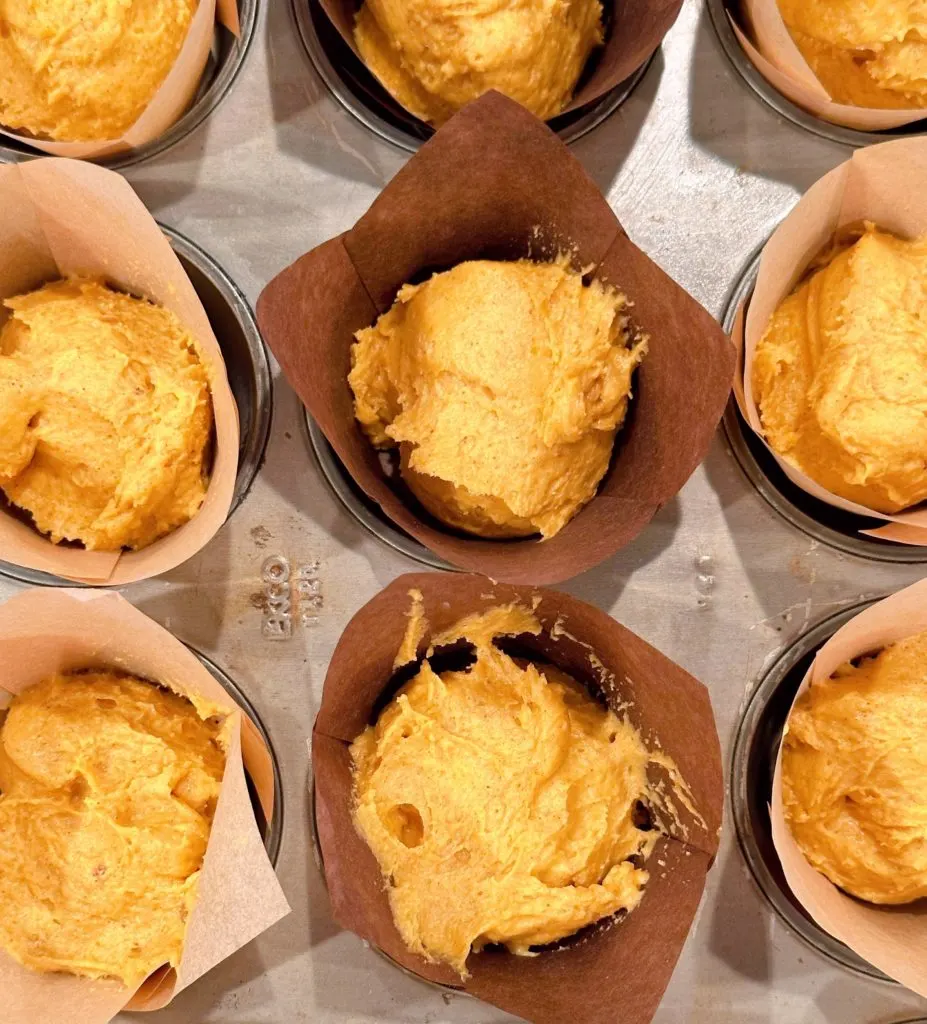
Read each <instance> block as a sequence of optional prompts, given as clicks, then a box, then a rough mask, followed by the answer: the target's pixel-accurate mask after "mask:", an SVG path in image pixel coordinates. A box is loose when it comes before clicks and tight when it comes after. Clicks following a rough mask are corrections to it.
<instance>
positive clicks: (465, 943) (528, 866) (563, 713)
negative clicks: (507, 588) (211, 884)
mask: <svg viewBox="0 0 927 1024" xmlns="http://www.w3.org/2000/svg"><path fill="white" fill-rule="evenodd" d="M413 597H415V595H414V594H413ZM419 600H420V596H419ZM415 607H416V606H415V605H413V614H412V616H411V617H410V623H409V630H410V632H411V631H416V634H417V635H420V616H416V614H415ZM540 629H541V627H540V624H539V622H538V621H537V619H536V617H535V616H534V615H533V614H532V613H531V612H530V611H528V610H527V609H525V608H521V607H518V606H501V607H497V608H494V609H491V610H490V611H488V612H485V613H483V614H477V615H473V616H470V617H468V618H466V619H464V620H462V621H461V622H460V623H458V624H457V626H456V627H454V628H453V629H452V630H450V631H448V632H447V633H445V634H443V635H441V636H435V637H433V638H432V644H433V647H441V646H443V645H446V644H450V643H453V641H455V640H456V639H458V638H460V637H464V638H466V639H467V640H468V641H470V643H472V644H473V645H474V647H475V652H476V661H475V663H474V664H473V665H472V666H471V667H470V668H469V669H468V670H466V671H457V672H443V673H441V674H436V673H435V671H434V670H433V669H432V668H431V665H430V664H429V662H428V661H427V660H426V661H424V662H423V663H422V665H421V668H420V670H419V672H418V674H417V675H416V676H415V677H414V678H413V679H412V680H411V681H410V682H409V683H407V684H406V685H405V686H404V687H403V689H402V690H401V691H400V692H399V694H398V695H397V696H396V697H395V698H394V699H393V700H392V701H391V702H390V704H389V705H388V706H387V707H386V708H385V709H384V711H383V712H382V713H381V715H380V717H379V719H378V721H377V723H376V725H375V726H372V727H370V728H368V729H366V730H365V731H364V732H363V733H362V734H361V735H360V736H359V737H358V738H357V739H356V740H355V742H354V744H353V745H352V746H351V755H352V758H353V762H354V770H355V775H354V789H355V798H356V806H355V823H356V825H357V828H358V830H359V832H360V834H361V835H362V836H363V837H364V839H365V840H366V842H367V844H368V845H369V846H370V848H371V850H372V851H373V853H374V855H375V856H376V858H377V861H378V862H379V865H380V868H381V869H382V872H383V875H384V878H386V879H387V880H388V892H389V900H390V906H391V908H392V913H393V918H394V920H395V922H396V926H397V928H398V929H399V932H400V934H401V935H402V938H403V940H404V941H405V943H406V944H407V946H408V947H409V949H410V950H412V951H413V952H415V953H419V954H421V955H423V956H425V957H427V958H428V959H430V960H440V961H444V962H447V963H448V964H450V965H452V966H453V967H454V968H455V969H456V970H457V971H459V972H460V974H461V975H462V976H464V977H465V976H466V959H467V956H468V955H469V953H470V952H471V949H472V950H474V951H479V950H480V949H481V948H482V947H483V946H484V945H486V944H487V943H504V944H505V945H506V946H507V947H508V948H509V949H510V950H511V951H512V952H515V953H520V954H528V953H529V951H530V950H531V948H532V947H534V946H539V945H544V944H546V943H551V942H556V941H557V940H558V939H561V938H563V937H565V936H567V935H571V934H572V933H574V932H576V931H577V930H579V929H581V928H583V927H584V926H586V925H589V924H592V923H593V922H595V921H598V920H600V919H602V918H605V917H608V916H610V915H613V914H615V913H616V912H617V911H619V910H627V911H630V910H632V909H633V908H634V907H635V906H637V904H638V903H639V901H640V899H641V896H642V889H643V887H644V885H645V883H646V882H647V879H648V873H647V871H646V870H645V869H644V868H643V866H642V865H643V863H644V860H645V859H646V857H647V856H648V855H649V854H650V852H651V851H652V849H653V846H654V845H655V842H656V838H657V836H658V834H659V833H658V832H657V831H656V830H652V831H644V830H642V829H640V828H638V827H636V826H635V823H634V817H635V809H636V807H637V805H638V801H639V800H646V799H647V794H648V783H647V766H648V762H649V761H650V755H649V754H648V751H647V749H646V748H645V746H644V744H643V742H642V740H641V737H640V735H639V734H638V733H637V731H636V730H635V729H634V727H633V726H632V725H631V724H630V723H629V722H628V721H627V720H626V719H620V718H618V717H617V715H616V714H615V713H614V712H613V711H611V710H608V709H606V708H605V707H603V706H602V705H600V704H598V703H596V702H595V701H593V699H592V698H591V697H590V695H589V693H588V691H587V690H586V689H585V688H584V687H582V686H580V684H579V683H577V682H575V681H574V680H573V679H571V678H570V677H569V676H567V675H566V674H564V673H563V672H561V671H559V670H558V669H556V668H553V667H552V666H549V665H535V664H532V663H528V662H522V661H515V660H513V659H512V658H511V657H509V655H508V654H505V653H504V652H503V651H501V650H500V649H499V648H498V647H496V646H495V645H494V644H493V639H494V638H495V637H497V636H499V635H501V634H508V635H518V634H523V633H535V634H536V633H539V632H540ZM406 649H413V650H414V646H413V645H412V644H404V646H403V650H406ZM431 654H432V651H431V650H430V651H429V657H430V656H431Z"/></svg>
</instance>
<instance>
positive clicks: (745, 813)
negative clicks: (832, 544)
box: [730, 600, 896, 985]
mask: <svg viewBox="0 0 927 1024" xmlns="http://www.w3.org/2000/svg"><path fill="white" fill-rule="evenodd" d="M874 603H875V601H872V600H870V601H863V602H861V603H860V604H856V605H853V606H852V607H850V608H845V609H843V610H842V611H840V612H837V613H836V614H835V615H831V616H829V617H828V618H826V619H824V620H823V621H822V622H819V623H818V624H817V625H815V626H813V627H812V628H811V629H809V630H808V631H807V632H806V633H804V634H803V635H802V636H800V637H799V638H798V639H797V640H796V641H795V642H794V643H793V644H792V645H791V646H790V647H789V648H787V649H786V650H785V651H784V652H783V653H782V654H781V655H780V656H779V658H778V659H777V660H776V661H775V663H774V664H773V665H772V666H771V667H770V668H769V670H768V671H767V672H766V673H765V674H764V675H763V677H762V679H761V680H760V681H759V683H758V684H757V687H756V689H755V690H754V691H753V693H752V694H751V695H750V698H749V700H748V702H747V706H746V708H745V709H744V712H743V716H742V718H741V720H740V724H739V725H738V728H737V736H736V739H735V740H734V750H733V754H732V757H731V764H730V792H731V813H732V817H733V819H734V828H735V831H736V833H737V842H738V844H739V845H740V851H741V853H742V854H743V857H744V860H745V861H746V862H747V867H748V868H749V869H750V872H751V874H752V875H753V878H754V880H755V881H756V883H757V885H758V886H759V887H760V890H761V892H762V893H763V895H764V896H765V897H766V899H767V901H768V902H769V905H770V906H771V907H772V909H773V910H774V911H775V912H776V914H777V915H778V916H779V918H780V920H782V921H783V922H784V923H785V924H786V925H787V926H788V927H789V928H790V929H791V930H792V931H793V932H794V933H795V934H796V935H797V936H799V938H801V939H803V940H804V941H805V942H807V943H808V945H809V946H811V947H812V948H813V949H815V950H817V952H818V953H820V954H821V955H822V956H825V957H827V958H828V959H829V960H832V961H833V962H834V963H836V964H839V965H840V966H841V967H845V968H847V969H848V970H851V971H855V972H856V973H857V974H861V975H863V976H864V977H866V978H872V979H875V980H877V981H885V982H890V983H891V984H893V985H894V984H896V982H893V981H891V979H889V978H887V977H886V976H885V975H884V974H883V973H882V972H881V971H879V970H878V969H877V968H875V967H873V966H872V965H871V964H869V963H867V962H866V961H865V960H863V959H862V958H861V957H859V956H857V955H856V953H854V952H853V951H852V950H851V949H849V948H848V947H846V946H845V945H844V944H843V943H842V942H840V941H839V940H838V939H835V938H834V937H833V936H832V935H829V934H828V933H827V932H825V931H824V930H823V929H822V928H820V927H819V926H818V925H817V924H816V923H815V922H814V921H813V920H812V919H811V917H809V916H808V914H807V913H806V912H805V911H804V910H803V909H802V907H801V905H800V904H799V903H798V901H797V900H796V899H795V897H794V896H793V895H792V892H791V890H790V889H789V887H788V885H787V884H786V881H785V878H784V876H783V873H782V868H781V866H780V864H779V858H778V857H777V856H776V851H775V849H774V847H773V842H772V833H771V828H770V822H769V801H770V799H771V796H772V780H773V772H774V769H775V764H776V757H777V756H778V752H779V746H780V744H781V742H782V730H783V727H784V725H785V720H786V718H787V716H788V712H789V709H790V708H791V706H792V701H793V700H794V699H795V694H796V693H797V692H798V687H799V686H800V685H801V682H802V680H803V679H804V677H805V673H806V672H807V671H808V668H809V666H810V665H811V662H812V661H813V660H814V656H815V653H816V652H817V650H818V649H819V648H820V647H821V646H822V645H823V644H824V642H825V641H826V640H828V639H829V638H830V637H831V636H833V634H834V633H835V632H836V631H837V630H838V629H839V628H840V627H841V626H843V625H844V624H845V623H846V622H849V620H850V619H852V618H853V617H854V616H855V615H858V614H859V613H860V612H861V611H863V610H864V609H866V608H868V607H870V605H872V604H874Z"/></svg>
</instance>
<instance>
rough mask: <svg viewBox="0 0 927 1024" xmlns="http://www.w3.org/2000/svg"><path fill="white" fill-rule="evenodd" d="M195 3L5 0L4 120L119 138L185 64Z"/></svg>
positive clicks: (64, 134) (0, 44)
mask: <svg viewBox="0 0 927 1024" xmlns="http://www.w3.org/2000/svg"><path fill="white" fill-rule="evenodd" d="M196 4H197V0H30V2H29V3H23V0H0V124H3V125H5V126H6V127H7V128H11V129H13V130H15V131H23V130H25V131H27V132H31V133H32V134H33V135H40V136H44V137H45V138H49V139H56V140H59V141H63V142H84V141H96V140H106V139H115V138H118V137H119V136H121V135H122V134H124V133H125V132H126V131H127V130H128V129H129V128H131V127H132V125H133V124H135V122H136V121H137V120H138V119H139V117H140V116H141V115H142V113H143V112H144V110H145V108H146V107H147V106H148V104H149V103H150V102H151V100H152V98H153V97H154V94H155V93H156V92H157V91H158V89H159V88H160V86H161V83H162V82H163V81H164V79H165V78H166V77H167V75H168V72H169V71H170V70H171V68H172V67H173V65H174V62H175V61H176V60H177V56H178V54H179V53H180V49H181V47H182V46H183V43H184V40H185V39H186V37H187V30H188V29H189V27H190V21H191V19H192V17H193V12H194V11H195V10H196Z"/></svg>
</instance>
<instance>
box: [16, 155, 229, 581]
mask: <svg viewBox="0 0 927 1024" xmlns="http://www.w3.org/2000/svg"><path fill="white" fill-rule="evenodd" d="M69 275H74V276H85V277H86V276H90V277H101V278H103V279H104V280H106V282H107V283H109V284H111V285H113V286H114V287H117V288H120V289H122V290H123V291H125V292H128V293H130V294H132V295H138V296H142V297H144V298H147V299H150V300H152V301H153V302H157V303H160V304H161V305H162V306H164V307H165V309H169V310H170V311H171V312H172V313H174V314H175V315H176V316H177V317H178V319H179V320H180V322H181V323H182V324H183V325H184V326H185V327H186V328H187V330H188V331H190V333H191V334H192V335H193V337H194V338H196V340H197V342H198V345H199V355H200V358H201V359H202V361H203V364H204V366H205V368H206V371H207V374H208V376H209V389H210V396H211V399H212V409H213V422H214V435H215V436H214V452H213V458H212V471H211V474H210V478H209V486H208V489H207V491H206V498H205V500H204V502H203V504H202V507H201V508H200V510H199V511H198V512H197V513H196V515H195V516H194V517H193V518H192V519H190V520H189V522H187V523H184V524H183V526H180V527H178V528H177V529H176V530H173V531H172V532H171V533H168V534H167V535H166V536H164V537H161V538H160V539H159V540H156V541H155V542H154V543H153V544H149V545H148V546H147V547H145V548H141V549H140V550H138V551H124V552H120V551H88V550H85V549H84V548H80V547H73V546H68V545H64V544H53V543H52V542H51V541H50V540H49V539H48V538H47V537H46V536H44V535H43V534H40V533H39V532H38V531H37V530H36V529H35V528H34V527H33V526H32V525H31V524H27V523H26V522H24V521H22V520H21V519H20V518H17V517H16V516H15V515H14V514H13V513H12V511H11V510H10V507H9V506H8V505H0V560H2V561H5V562H11V563H13V564H14V565H19V566H23V567H24V568H28V569H35V570H37V571H40V572H48V573H52V574H54V575H55V576H61V577H63V578H64V579H68V580H73V581H75V582H79V583H88V584H97V585H120V586H121V585H123V584H125V583H134V582H136V581H138V580H143V579H149V578H150V577H152V576H157V575H159V574H161V573H163V572H167V571H168V570H169V569H173V568H174V567H175V566H178V565H180V564H181V562H184V561H186V560H187V559H188V558H191V557H192V556H193V555H195V554H196V553H197V552H198V551H199V550H200V549H201V548H203V547H204V546H205V545H206V544H207V543H208V542H209V541H210V540H211V539H212V537H213V535H214V534H215V533H216V531H217V530H219V528H220V527H221V526H222V524H223V523H224V522H225V520H226V518H227V517H228V513H229V508H230V507H231V503H232V494H233V491H234V488H235V477H236V474H237V472H238V442H239V437H238V408H237V406H236V405H235V399H234V397H233V395H232V390H231V388H230V387H229V382H228V374H227V372H226V368H225V360H224V358H223V356H222V351H221V349H220V348H219V342H218V341H217V340H216V336H215V334H213V330H212V327H211V326H210V323H209V317H208V316H207V315H206V310H205V309H203V304H202V303H201V302H200V300H199V297H198V296H197V294H196V291H195V289H194V287H193V285H192V283H191V282H190V278H189V277H188V276H187V274H186V272H185V271H184V269H183V267H182V266H181V264H180V261H179V260H178V259H177V257H176V255H175V254H174V251H173V249H172V248H171V245H170V242H168V240H167V239H166V238H165V237H164V233H163V232H162V231H161V229H160V228H159V227H158V225H157V224H156V223H155V220H154V218H153V217H152V216H151V214H150V213H149V212H148V211H147V210H146V209H145V207H144V206H143V204H142V201H141V200H140V199H139V198H138V196H137V195H136V194H135V192H133V191H132V188H131V186H130V185H129V184H128V182H126V180H125V179H124V178H122V177H121V176H120V175H118V174H116V173H115V172H114V171H107V170H104V169H103V168H102V167H96V166H95V165H93V164H87V163H81V162H80V161H78V160H65V159H61V158H43V159H39V160H31V161H27V162H25V163H22V164H10V165H8V166H6V167H0V300H2V299H4V298H8V297H10V296H13V295H20V294H22V293H23V292H28V291H32V290H33V289H35V288H39V287H41V286H42V285H43V284H46V283H47V282H48V281H52V280H55V279H58V278H61V277H67V276H69ZM7 313H8V311H7V310H5V309H4V308H3V306H2V303H0V326H2V325H3V322H4V320H5V319H6V314H7Z"/></svg>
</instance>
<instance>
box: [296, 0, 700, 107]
mask: <svg viewBox="0 0 927 1024" xmlns="http://www.w3.org/2000/svg"><path fill="white" fill-rule="evenodd" d="M299 2H300V3H308V2H309V0H299ZM319 2H320V4H321V6H322V9H323V10H324V11H325V13H326V14H327V15H328V17H329V20H330V21H331V23H332V24H333V25H334V26H335V28H336V29H337V30H338V34H339V35H340V36H341V38H342V39H343V40H344V41H345V42H346V43H347V44H348V46H349V47H350V48H351V49H352V50H353V51H354V54H355V56H356V57H357V59H358V60H359V61H361V63H364V58H363V57H362V56H361V54H360V51H359V50H358V48H357V44H356V43H355V41H354V17H355V15H356V13H357V11H358V10H359V9H360V7H361V2H360V0H319ZM609 6H610V7H611V10H607V8H608V7H609ZM603 7H604V8H606V11H607V13H606V16H605V19H604V20H605V28H606V38H605V44H604V45H603V46H602V47H600V48H599V49H597V50H594V51H593V52H592V54H591V55H590V57H589V61H588V63H587V65H586V72H585V73H584V74H583V75H582V76H581V77H580V80H579V88H578V89H577V90H576V92H575V93H574V95H573V99H572V101H571V102H570V104H569V105H568V106H566V107H564V108H563V110H562V111H561V114H566V113H569V112H570V111H572V110H579V109H580V108H581V107H585V106H587V105H588V104H590V103H593V102H594V101H595V100H597V99H600V98H601V97H602V96H604V95H605V94H606V93H607V92H610V91H611V90H612V89H614V88H615V86H617V85H620V84H621V83H622V82H623V81H625V79H627V78H630V77H631V75H633V74H634V72H635V71H637V69H638V68H639V67H641V65H643V64H644V63H645V62H646V61H648V60H649V59H650V58H651V57H652V56H653V54H654V52H655V51H656V49H657V47H658V46H659V45H660V43H661V42H662V41H663V37H664V36H665V35H666V33H667V32H668V31H669V30H670V29H671V28H672V26H673V23H674V22H675V21H676V18H677V16H678V15H679V11H680V10H681V9H682V0H611V3H610V4H609V0H603ZM368 70H369V69H368ZM370 73H371V74H373V72H372V71H371V72H370ZM374 77H376V76H374ZM378 81H379V79H378ZM383 88H384V89H386V86H385V85H384V86H383ZM386 92H387V93H388V94H389V96H390V99H391V100H392V101H393V102H394V103H396V104H397V105H398V106H401V104H400V103H399V101H398V100H397V99H396V97H395V96H393V94H392V93H390V92H389V89H386ZM557 116H558V117H559V116H560V115H557Z"/></svg>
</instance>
